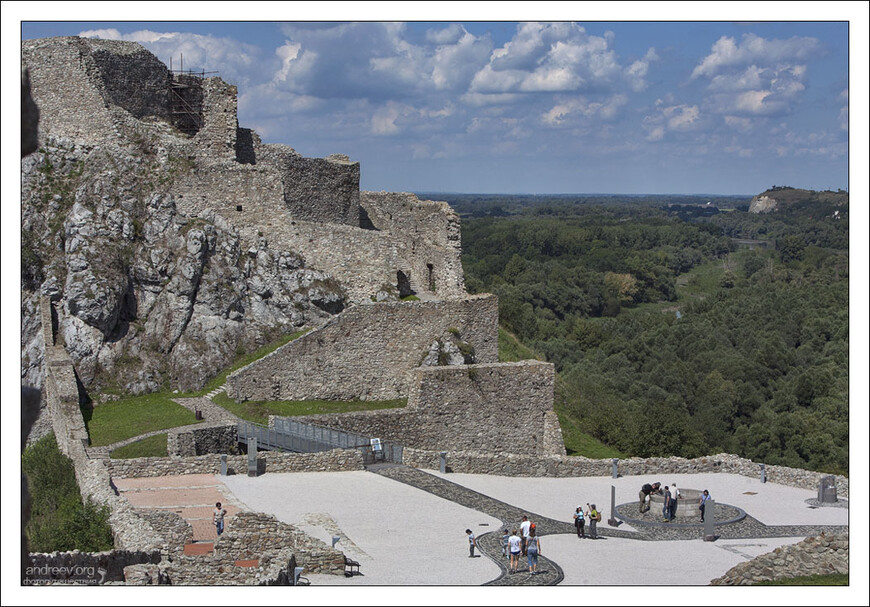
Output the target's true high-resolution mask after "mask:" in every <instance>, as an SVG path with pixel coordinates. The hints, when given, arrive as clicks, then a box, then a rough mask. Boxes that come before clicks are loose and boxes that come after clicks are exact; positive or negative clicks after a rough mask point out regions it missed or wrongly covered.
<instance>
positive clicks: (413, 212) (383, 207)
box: [360, 192, 465, 299]
mask: <svg viewBox="0 0 870 607" xmlns="http://www.w3.org/2000/svg"><path fill="white" fill-rule="evenodd" d="M360 205H361V206H362V208H363V210H364V211H365V213H366V215H367V217H368V219H369V221H370V222H371V225H372V227H373V228H375V229H377V230H382V231H385V232H390V233H392V234H395V235H396V236H397V240H398V242H399V243H400V248H401V256H402V258H403V259H404V260H405V261H406V264H405V266H404V267H403V268H399V269H401V270H403V271H404V272H405V273H406V274H408V275H409V278H410V279H411V283H412V284H413V285H414V286H415V287H416V289H421V290H423V291H426V292H431V293H437V294H438V295H439V297H444V298H448V299H449V298H457V297H463V296H464V294H465V280H464V273H463V270H462V262H461V254H462V236H461V228H460V224H459V215H457V214H456V212H455V211H454V210H453V209H452V208H450V205H448V204H447V203H446V202H436V201H432V200H419V199H418V198H417V197H416V196H415V195H414V194H409V193H398V192H362V193H361V194H360Z"/></svg>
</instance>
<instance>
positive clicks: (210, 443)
mask: <svg viewBox="0 0 870 607" xmlns="http://www.w3.org/2000/svg"><path fill="white" fill-rule="evenodd" d="M238 443H239V431H238V425H237V424H226V423H223V424H210V425H202V426H196V427H190V426H185V427H184V429H183V430H182V429H173V430H169V431H168V432H167V433H166V451H167V453H168V454H169V455H170V456H174V457H191V456H196V455H206V454H209V453H234V452H236V451H237V450H238Z"/></svg>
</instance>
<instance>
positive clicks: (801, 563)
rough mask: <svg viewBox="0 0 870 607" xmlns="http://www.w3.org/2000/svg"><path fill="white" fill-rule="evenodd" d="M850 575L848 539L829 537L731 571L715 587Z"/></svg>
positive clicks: (781, 549) (764, 556)
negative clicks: (817, 576) (812, 576)
mask: <svg viewBox="0 0 870 607" xmlns="http://www.w3.org/2000/svg"><path fill="white" fill-rule="evenodd" d="M837 573H839V574H848V573H849V536H848V535H846V534H834V535H826V534H824V533H821V534H819V535H818V536H816V537H808V538H807V539H805V540H803V541H802V542H799V543H797V544H793V545H791V546H781V547H779V548H777V549H776V550H774V551H773V552H768V553H766V554H762V555H760V556H757V557H755V558H754V559H752V560H750V561H746V562H744V563H740V564H739V565H737V566H735V567H732V568H731V569H729V570H728V571H727V572H726V573H725V575H723V576H721V577H718V578H716V579H714V580H713V581H711V582H710V584H711V585H712V586H744V585H748V584H757V583H758V582H768V581H771V580H783V579H789V578H794V577H802V576H806V575H831V574H837Z"/></svg>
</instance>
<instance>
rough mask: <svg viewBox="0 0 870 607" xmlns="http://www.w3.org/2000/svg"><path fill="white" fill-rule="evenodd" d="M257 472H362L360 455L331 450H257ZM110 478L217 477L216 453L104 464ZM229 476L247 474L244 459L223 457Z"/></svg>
mask: <svg viewBox="0 0 870 607" xmlns="http://www.w3.org/2000/svg"><path fill="white" fill-rule="evenodd" d="M257 462H258V471H259V473H260V474H264V473H270V472H274V473H282V472H341V471H350V470H363V468H364V467H363V460H362V455H361V454H360V452H359V451H357V450H356V449H334V450H332V451H321V452H319V453H281V452H278V451H261V452H259V453H258V454H257ZM106 465H107V467H108V470H109V473H110V474H111V475H112V477H113V478H142V477H155V476H178V475H182V474H220V471H221V459H220V455H219V454H209V455H198V456H195V457H137V458H131V459H112V460H108V461H107V464H106ZM227 470H228V472H229V474H247V473H248V456H247V455H229V456H227Z"/></svg>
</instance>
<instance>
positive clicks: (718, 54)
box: [692, 34, 821, 116]
mask: <svg viewBox="0 0 870 607" xmlns="http://www.w3.org/2000/svg"><path fill="white" fill-rule="evenodd" d="M820 52H821V44H820V43H819V41H818V40H816V39H815V38H798V37H794V38H789V39H788V40H767V39H764V38H760V37H758V36H756V35H754V34H746V35H745V36H744V37H743V39H742V41H741V42H740V43H739V44H738V43H737V41H736V40H735V39H733V38H729V37H727V36H723V37H722V38H720V39H719V40H718V41H717V42H716V43H715V44H714V45H713V48H712V52H711V53H710V54H709V55H708V56H706V57H705V58H704V59H703V60H702V61H701V62H700V63H699V64H698V65H697V66H696V67H695V69H694V70H693V72H692V79H698V78H707V79H708V80H709V83H708V86H707V90H708V91H709V92H710V96H709V97H708V98H707V100H706V107H707V109H708V110H709V111H710V112H713V113H720V114H727V115H743V116H775V115H780V114H787V113H789V112H791V111H793V110H794V107H795V105H796V104H797V103H798V102H799V101H800V98H801V96H802V94H803V92H804V91H805V90H806V85H805V81H806V78H807V73H808V72H807V66H806V65H805V64H804V63H801V62H802V61H805V60H809V59H811V58H813V57H814V56H816V55H818V54H819V53H820Z"/></svg>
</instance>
